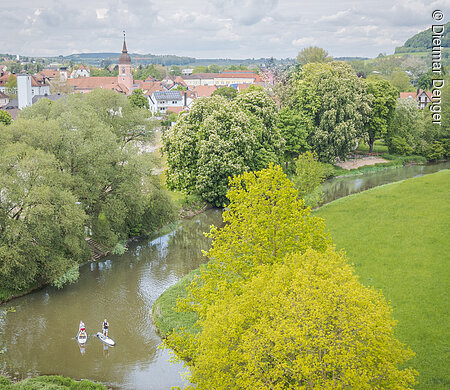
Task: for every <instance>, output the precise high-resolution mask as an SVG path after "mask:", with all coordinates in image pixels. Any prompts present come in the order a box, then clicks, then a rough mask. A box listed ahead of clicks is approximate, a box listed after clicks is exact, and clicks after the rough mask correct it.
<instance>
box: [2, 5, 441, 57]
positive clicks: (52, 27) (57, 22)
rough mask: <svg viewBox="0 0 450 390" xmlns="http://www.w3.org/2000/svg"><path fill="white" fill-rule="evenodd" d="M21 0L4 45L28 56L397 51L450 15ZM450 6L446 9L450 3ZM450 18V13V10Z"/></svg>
mask: <svg viewBox="0 0 450 390" xmlns="http://www.w3.org/2000/svg"><path fill="white" fill-rule="evenodd" d="M35 4H36V2H35V0H17V1H16V2H15V3H7V4H5V5H3V7H2V23H1V24H0V34H1V35H2V36H7V37H8V39H5V40H3V42H2V51H3V52H8V53H13V54H15V53H17V54H22V55H59V54H65V55H67V54H71V53H74V52H83V51H89V52H108V51H109V52H111V51H112V52H120V49H121V40H122V39H121V38H122V30H124V29H125V30H126V32H127V45H128V48H129V50H130V52H132V53H142V54H146V53H155V54H166V53H170V54H177V55H189V56H195V57H198V58H212V57H227V58H248V57H255V58H258V57H271V56H274V57H278V58H280V57H282V58H285V57H295V56H296V55H297V53H298V51H299V49H301V48H302V47H305V46H309V45H316V46H319V47H323V48H324V49H325V50H327V51H328V52H329V53H330V55H333V56H376V55H377V54H378V53H379V52H380V51H383V52H387V53H389V52H393V50H394V48H395V46H399V45H401V44H402V43H403V42H404V41H405V40H406V39H408V38H409V37H410V36H411V35H413V34H414V33H416V32H418V31H421V30H424V29H425V28H428V27H430V26H431V24H432V23H433V20H432V18H431V11H432V9H433V8H436V7H437V8H440V9H443V10H444V12H445V13H448V14H449V15H450V0H434V1H433V0H432V1H430V2H428V1H426V0H378V1H366V2H361V1H358V0H340V1H336V0H317V1H315V2H303V1H302V2H300V1H298V0H184V1H183V2H180V1H179V0H96V1H92V0H77V2H73V1H69V0H40V1H39V8H36V5H35ZM447 9H449V11H448V12H446V10H447ZM447 17H448V15H447Z"/></svg>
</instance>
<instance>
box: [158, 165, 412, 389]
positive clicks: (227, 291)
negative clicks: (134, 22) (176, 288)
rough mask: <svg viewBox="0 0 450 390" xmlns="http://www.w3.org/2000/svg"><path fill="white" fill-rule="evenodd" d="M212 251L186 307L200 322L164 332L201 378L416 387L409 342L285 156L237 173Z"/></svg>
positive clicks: (281, 384) (217, 383)
mask: <svg viewBox="0 0 450 390" xmlns="http://www.w3.org/2000/svg"><path fill="white" fill-rule="evenodd" d="M230 184H231V189H230V192H229V193H228V197H229V199H230V204H229V207H228V208H227V209H226V210H225V212H224V214H223V217H224V222H225V226H224V227H223V228H222V229H220V230H219V229H216V228H214V227H213V228H212V230H211V232H210V233H209V235H210V236H211V237H212V238H213V244H212V247H211V249H210V251H209V252H208V253H207V256H208V258H209V262H208V263H207V265H205V266H204V267H203V268H201V270H200V274H198V275H197V276H194V278H193V280H192V282H191V283H190V285H189V286H188V287H187V291H188V296H187V298H185V299H183V300H180V302H179V304H178V308H179V310H181V311H193V312H195V313H196V314H197V315H198V322H197V330H198V332H197V333H195V334H193V333H188V332H183V331H182V330H181V331H176V332H174V333H173V334H171V335H170V336H169V337H168V339H167V343H168V344H169V345H170V346H171V347H173V348H174V349H175V351H176V352H177V354H178V356H180V357H181V358H183V359H185V360H186V361H187V364H188V365H189V367H190V372H191V378H190V381H191V383H193V385H194V387H193V388H196V389H211V388H223V387H227V388H230V389H238V388H261V389H266V388H267V389H269V388H272V389H284V388H296V389H310V388H329V389H345V388H369V389H370V388H374V389H375V388H378V389H392V388H398V389H410V386H411V385H412V384H414V374H415V372H414V371H413V370H411V369H408V368H406V369H402V370H400V369H399V368H398V366H399V365H401V364H402V363H404V362H405V361H407V360H408V359H409V358H410V357H411V356H412V355H413V354H412V352H411V351H410V350H409V349H407V348H405V347H404V346H403V345H402V344H401V343H400V342H399V341H398V340H396V339H395V337H394V334H393V327H394V324H395V321H393V320H392V318H391V311H392V310H391V309H390V307H389V306H388V304H387V303H386V301H385V300H384V298H383V296H382V294H381V293H380V292H376V291H374V290H373V289H368V288H366V287H364V286H363V285H362V284H361V283H359V282H358V280H357V277H356V276H355V275H354V274H353V269H352V267H351V266H349V265H348V264H347V262H346V259H345V257H344V255H343V254H342V253H336V252H335V250H334V249H333V247H332V245H331V243H330V241H329V239H328V237H327V235H326V234H325V232H324V224H323V221H322V220H321V219H319V218H317V217H313V216H311V215H310V211H309V209H307V208H304V207H303V201H302V200H301V199H298V198H297V192H296V190H295V188H294V187H293V185H292V183H290V182H289V180H288V179H287V177H286V176H285V175H284V174H283V172H282V170H281V168H280V167H269V168H268V169H264V170H262V171H260V172H256V173H244V174H242V175H240V176H237V177H235V178H233V179H232V180H231V183H230Z"/></svg>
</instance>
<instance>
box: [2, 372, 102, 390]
mask: <svg viewBox="0 0 450 390" xmlns="http://www.w3.org/2000/svg"><path fill="white" fill-rule="evenodd" d="M0 389H2V390H15V389H17V390H26V389H30V390H32V389H36V390H37V389H49V390H50V389H55V390H56V389H58V390H107V387H106V386H104V385H102V384H101V383H95V382H91V381H88V380H81V381H75V380H73V379H71V378H64V377H62V376H59V375H45V376H38V377H34V378H28V379H24V380H21V381H20V382H16V383H14V382H12V381H11V380H10V379H8V378H6V377H4V376H1V375H0Z"/></svg>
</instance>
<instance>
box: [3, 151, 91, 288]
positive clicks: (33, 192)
mask: <svg viewBox="0 0 450 390" xmlns="http://www.w3.org/2000/svg"><path fill="white" fill-rule="evenodd" d="M60 168H61V167H60V164H59V162H58V161H57V160H56V159H55V157H54V156H53V155H51V154H49V153H46V152H44V151H42V150H36V149H34V148H32V147H31V146H29V145H25V144H22V143H14V144H7V145H3V147H2V148H0V188H1V196H0V285H1V286H2V288H3V289H10V290H14V291H17V290H20V289H23V288H26V287H29V286H30V285H31V284H32V283H33V282H34V283H37V284H39V283H48V282H55V281H57V280H58V279H59V278H61V277H62V276H63V275H64V273H65V272H67V271H68V270H70V269H71V268H73V267H74V266H77V265H78V264H79V263H80V262H81V261H83V260H85V259H86V257H87V254H88V250H87V246H86V242H85V239H84V222H85V214H84V211H83V209H82V207H81V206H80V205H79V204H77V198H76V197H75V196H73V194H72V193H71V192H70V190H69V189H68V183H69V181H70V180H69V179H70V178H69V176H68V175H67V174H65V173H64V172H62V171H61V169H60Z"/></svg>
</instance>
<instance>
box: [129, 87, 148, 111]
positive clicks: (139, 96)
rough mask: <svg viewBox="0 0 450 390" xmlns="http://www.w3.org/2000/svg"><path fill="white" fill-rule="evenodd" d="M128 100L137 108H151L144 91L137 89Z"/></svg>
mask: <svg viewBox="0 0 450 390" xmlns="http://www.w3.org/2000/svg"><path fill="white" fill-rule="evenodd" d="M128 99H130V102H131V104H133V105H134V106H136V107H140V108H146V109H148V108H149V104H148V99H147V97H146V96H145V95H144V91H143V90H142V89H139V88H138V89H135V90H134V91H133V93H132V94H131V95H130V96H128Z"/></svg>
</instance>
